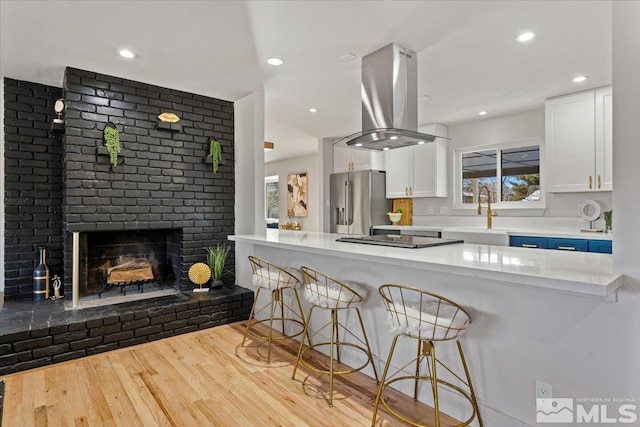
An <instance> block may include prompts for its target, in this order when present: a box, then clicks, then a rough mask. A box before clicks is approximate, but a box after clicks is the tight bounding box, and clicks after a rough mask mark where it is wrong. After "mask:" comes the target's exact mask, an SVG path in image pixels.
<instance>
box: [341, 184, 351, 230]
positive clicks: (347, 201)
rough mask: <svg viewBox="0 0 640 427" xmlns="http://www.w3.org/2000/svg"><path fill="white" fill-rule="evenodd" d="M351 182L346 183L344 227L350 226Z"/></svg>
mask: <svg viewBox="0 0 640 427" xmlns="http://www.w3.org/2000/svg"><path fill="white" fill-rule="evenodd" d="M349 202H350V200H349V180H348V179H347V180H346V181H345V182H344V222H343V223H342V225H349Z"/></svg>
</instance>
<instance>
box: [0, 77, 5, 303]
mask: <svg viewBox="0 0 640 427" xmlns="http://www.w3.org/2000/svg"><path fill="white" fill-rule="evenodd" d="M0 79H2V81H1V82H0V195H2V197H0V240H2V246H0V308H2V303H3V302H4V75H0Z"/></svg>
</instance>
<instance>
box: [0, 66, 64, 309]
mask: <svg viewBox="0 0 640 427" xmlns="http://www.w3.org/2000/svg"><path fill="white" fill-rule="evenodd" d="M61 96H62V90H61V89H60V88H56V87H51V86H45V85H41V84H37V83H30V82H25V81H20V80H14V79H9V78H5V79H4V134H5V145H4V147H5V148H4V158H5V194H4V200H5V230H4V233H5V239H4V245H5V246H4V248H5V255H4V257H5V259H4V267H5V289H4V292H5V299H7V300H12V299H24V298H31V296H32V275H33V269H34V267H35V266H36V265H37V264H38V247H39V246H45V247H47V249H48V251H49V256H48V260H47V261H48V264H49V267H50V270H51V274H52V275H53V274H62V258H63V256H62V212H61V210H62V187H61V185H62V163H61V158H62V151H61V139H60V137H59V136H53V135H50V133H49V129H50V127H51V122H52V121H53V119H54V118H55V117H57V115H56V114H55V112H54V111H53V104H54V103H55V101H56V99H58V98H60V97H61Z"/></svg>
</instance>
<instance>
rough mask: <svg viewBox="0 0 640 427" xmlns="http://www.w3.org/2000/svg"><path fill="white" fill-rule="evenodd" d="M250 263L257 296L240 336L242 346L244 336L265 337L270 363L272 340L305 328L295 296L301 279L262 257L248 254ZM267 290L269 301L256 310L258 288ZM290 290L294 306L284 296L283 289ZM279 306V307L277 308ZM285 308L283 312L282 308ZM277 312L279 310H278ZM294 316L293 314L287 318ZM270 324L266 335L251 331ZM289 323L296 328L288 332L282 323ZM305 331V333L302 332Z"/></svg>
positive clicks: (297, 333) (299, 332) (289, 335)
mask: <svg viewBox="0 0 640 427" xmlns="http://www.w3.org/2000/svg"><path fill="white" fill-rule="evenodd" d="M249 262H250V263H251V268H252V269H253V279H252V281H253V285H254V286H255V287H256V288H257V290H256V295H255V298H254V300H253V306H252V307H251V314H250V315H249V320H248V321H247V328H246V330H245V331H244V337H243V338H242V345H241V346H242V347H244V343H245V341H246V339H247V335H249V334H251V335H252V336H255V337H257V338H261V339H265V340H267V342H268V347H267V365H269V364H271V343H272V342H273V341H274V340H283V339H285V338H293V337H297V336H299V335H301V334H302V333H303V332H305V330H306V322H305V320H304V313H303V311H302V305H301V304H300V297H299V296H298V286H299V285H300V280H298V278H297V277H296V276H294V275H293V274H292V273H291V272H289V271H287V270H286V269H284V268H282V267H279V266H277V265H275V264H272V263H270V262H269V261H265V260H263V259H260V258H257V257H254V256H250V257H249ZM263 289H264V290H266V291H270V292H271V299H270V302H269V303H267V304H265V305H264V306H262V307H261V308H259V309H257V310H256V305H257V304H258V299H259V297H260V291H261V290H263ZM285 290H290V291H292V292H293V295H294V297H295V301H294V303H295V306H294V307H291V306H290V305H289V304H288V303H287V302H286V301H285V298H284V294H283V293H284V291H285ZM278 308H279V310H278ZM267 309H269V317H268V318H265V319H262V320H256V316H259V315H260V313H262V312H264V311H265V310H267ZM285 309H286V311H285ZM278 311H279V312H278ZM290 316H293V317H290ZM267 322H268V323H269V329H268V332H267V334H266V335H264V334H262V333H260V332H258V331H256V330H254V328H253V327H254V326H255V325H257V324H264V323H267ZM287 322H289V323H290V324H293V325H294V327H295V328H297V329H299V331H297V332H294V333H290V334H287V333H286V330H285V323H287ZM274 323H276V327H277V326H278V325H277V324H278V323H279V324H280V326H281V331H282V334H279V335H274V334H273V329H274ZM305 333H306V332H305Z"/></svg>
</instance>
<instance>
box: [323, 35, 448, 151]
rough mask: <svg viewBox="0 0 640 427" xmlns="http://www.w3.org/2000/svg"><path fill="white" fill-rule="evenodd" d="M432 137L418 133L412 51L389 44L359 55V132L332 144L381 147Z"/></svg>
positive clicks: (408, 144) (407, 144)
mask: <svg viewBox="0 0 640 427" xmlns="http://www.w3.org/2000/svg"><path fill="white" fill-rule="evenodd" d="M436 138H439V137H437V136H435V135H429V134H426V133H420V132H418V58H417V56H416V53H415V52H413V51H411V50H409V49H406V48H404V47H402V46H399V45H397V44H395V43H392V44H389V45H387V46H385V47H383V48H382V49H379V50H377V51H375V52H373V53H370V54H369V55H367V56H365V57H363V58H362V131H361V132H357V133H354V134H353V135H349V136H346V137H344V138H341V139H339V140H338V141H336V142H335V143H334V145H336V146H341V147H351V148H360V149H366V150H385V149H393V148H400V147H407V146H410V145H417V144H424V143H426V142H433V141H434V140H435V139H436ZM440 138H441V137H440ZM447 139H448V138H447Z"/></svg>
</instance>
